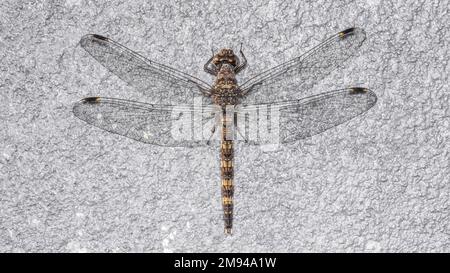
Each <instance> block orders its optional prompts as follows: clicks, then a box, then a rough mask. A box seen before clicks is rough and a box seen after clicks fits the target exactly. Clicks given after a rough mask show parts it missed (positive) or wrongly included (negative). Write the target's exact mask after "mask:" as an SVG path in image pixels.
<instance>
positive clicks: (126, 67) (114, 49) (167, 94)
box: [80, 34, 210, 104]
mask: <svg viewBox="0 0 450 273" xmlns="http://www.w3.org/2000/svg"><path fill="white" fill-rule="evenodd" d="M80 45H81V47H83V48H84V49H85V50H86V51H87V52H88V53H89V54H90V55H92V57H94V58H95V59H96V60H97V61H98V62H99V63H100V64H102V65H103V66H104V67H106V68H107V69H108V70H109V71H111V72H112V73H114V74H116V75H117V76H118V77H119V78H121V79H122V80H124V81H125V82H127V83H129V84H130V85H132V86H133V87H135V88H136V89H138V90H140V91H142V92H143V93H144V94H145V95H147V96H149V97H150V98H151V100H152V102H155V103H164V104H177V103H178V104H179V103H189V102H190V101H191V100H192V98H193V97H194V96H201V95H206V94H207V93H208V91H209V90H210V86H209V85H208V84H207V83H205V82H204V81H202V80H200V79H198V78H196V77H193V76H190V75H188V74H186V73H184V72H181V71H179V70H176V69H174V68H171V67H168V66H166V65H163V64H159V63H156V62H154V61H151V60H148V59H146V58H144V57H143V56H141V55H139V54H138V53H136V52H134V51H132V50H130V49H128V48H126V47H125V46H123V45H120V44H119V43H117V42H115V41H113V40H111V39H109V38H106V37H103V36H100V35H97V34H88V35H85V36H83V38H82V39H81V41H80ZM161 90H164V92H162V91H161Z"/></svg>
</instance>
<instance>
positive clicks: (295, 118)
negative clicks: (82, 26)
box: [73, 27, 377, 234]
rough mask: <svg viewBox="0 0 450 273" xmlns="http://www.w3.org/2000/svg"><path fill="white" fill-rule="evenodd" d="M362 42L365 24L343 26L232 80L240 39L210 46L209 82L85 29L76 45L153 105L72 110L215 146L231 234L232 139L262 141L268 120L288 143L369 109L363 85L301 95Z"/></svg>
mask: <svg viewBox="0 0 450 273" xmlns="http://www.w3.org/2000/svg"><path fill="white" fill-rule="evenodd" d="M365 39H366V34H365V31H364V30H363V29H361V28H358V27H352V28H348V29H346V30H343V31H340V32H338V33H337V34H335V35H332V36H330V37H328V38H327V39H325V40H324V41H322V42H321V43H319V44H318V45H316V46H314V47H313V48H312V49H310V50H308V51H306V52H305V53H304V54H301V55H299V56H298V57H296V58H293V59H291V60H288V61H285V62H281V64H279V65H277V66H274V67H272V68H270V69H267V70H264V71H262V72H261V73H257V74H256V75H255V76H253V77H250V78H249V79H247V80H246V81H244V82H243V83H242V84H238V82H237V77H236V75H238V74H239V73H240V72H242V71H243V70H244V69H246V67H247V59H246V57H245V55H244V52H243V50H242V44H241V48H240V49H239V56H238V54H235V53H234V51H233V50H232V49H231V48H223V49H220V50H219V51H217V52H214V50H213V52H212V53H213V54H212V56H211V57H210V58H209V59H208V61H207V62H206V63H205V64H204V66H203V70H204V71H205V72H206V73H208V74H209V75H211V76H213V77H214V78H215V79H214V81H213V82H212V83H207V82H205V81H203V80H201V79H199V78H197V77H194V76H192V75H190V74H188V73H186V72H183V71H181V70H179V69H175V68H173V67H171V66H168V65H165V64H162V63H159V62H155V61H153V60H149V59H147V58H145V57H144V56H142V55H140V54H138V53H137V52H135V51H132V50H130V49H128V48H127V47H125V46H123V45H121V44H119V43H117V42H115V41H113V40H112V39H110V38H107V37H105V36H101V35H98V34H88V35H85V36H83V37H82V39H81V41H80V45H81V47H82V48H83V49H85V50H86V51H87V52H88V53H89V54H90V55H91V56H92V57H93V58H94V59H95V60H97V61H98V62H99V63H100V64H101V65H103V66H104V67H105V68H106V69H107V70H109V71H110V72H112V73H113V74H115V75H116V76H118V77H119V78H120V79H122V80H123V81H125V82H126V83H128V84H129V85H131V86H133V87H134V88H135V89H136V90H138V91H140V92H141V93H142V94H143V95H144V96H146V97H147V98H150V99H151V100H152V103H146V102H138V101H132V100H126V99H121V98H108V97H86V98H84V99H82V100H80V101H79V102H76V103H75V104H74V106H73V113H74V115H75V116H76V117H78V118H80V119H81V120H83V121H85V122H87V123H88V124H91V125H94V126H96V127H98V128H101V129H103V130H106V131H109V132H111V133H115V134H118V135H122V136H125V137H128V138H131V139H134V140H137V141H140V142H143V143H149V144H153V145H160V146H169V147H198V146H205V145H209V146H214V147H217V146H218V149H219V150H220V173H221V199H222V200H221V201H222V202H221V203H222V208H223V220H224V233H225V234H231V233H232V228H233V208H234V202H233V195H234V167H235V166H234V157H235V155H234V147H235V142H242V143H247V144H249V145H265V144H267V143H268V141H267V137H264V133H260V131H262V130H260V129H261V127H262V126H263V124H266V125H267V124H269V125H268V126H266V127H267V128H266V129H267V130H265V131H266V132H267V131H270V132H271V133H273V132H276V134H275V133H274V134H271V136H275V137H272V138H269V140H273V139H276V143H278V144H283V143H289V142H293V141H297V140H301V139H305V138H308V137H311V136H313V135H316V134H319V133H322V132H324V131H326V130H328V129H330V128H333V127H335V126H337V125H339V124H342V123H344V122H347V121H349V120H350V119H352V118H355V117H357V116H359V115H360V114H362V113H364V112H366V111H368V110H369V109H370V108H371V107H373V106H374V105H375V104H376V101H377V96H376V94H375V93H374V92H373V91H371V90H369V89H368V88H365V87H359V86H358V87H350V88H341V89H337V90H332V91H328V92H323V93H319V94H316V95H311V96H305V97H300V98H299V96H301V95H302V93H305V92H306V91H308V90H310V88H312V87H313V86H314V85H315V84H316V83H317V82H318V81H320V80H322V79H323V78H324V77H326V76H327V75H328V74H329V73H331V72H332V71H334V70H336V69H338V68H343V65H344V63H345V61H347V60H348V59H349V58H351V57H353V56H355V55H356V54H357V53H358V51H359V49H360V47H361V46H362V44H363V43H364V41H365ZM190 69H191V68H189V67H185V69H184V70H187V71H189V70H190ZM199 105H201V106H200V107H199ZM192 124H193V125H192ZM272 142H274V141H272Z"/></svg>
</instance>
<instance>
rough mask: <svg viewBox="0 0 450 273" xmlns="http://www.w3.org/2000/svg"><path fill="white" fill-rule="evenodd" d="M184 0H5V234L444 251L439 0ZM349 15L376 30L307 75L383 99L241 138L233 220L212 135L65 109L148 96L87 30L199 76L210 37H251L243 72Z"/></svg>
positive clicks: (92, 247) (445, 47)
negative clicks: (263, 136) (89, 100)
mask: <svg viewBox="0 0 450 273" xmlns="http://www.w3.org/2000/svg"><path fill="white" fill-rule="evenodd" d="M190 2H191V1H145V2H144V1H123V0H121V1H95V2H94V1H84V0H71V1H14V0H6V1H2V2H1V3H0V60H1V61H0V90H1V92H0V118H1V119H0V126H1V128H2V129H1V131H0V251H2V252H11V251H14V252H46V251H51V252H84V251H93V252H130V251H138V252H141V251H144V252H172V251H177V252H181V251H186V252H194V251H207V252H217V251H231V252H242V251H248V252H262V251H268V252H272V251H277V252H287V251H292V252H317V251H325V252H337V251H343V252H371V251H376V252H378V251H383V252H385V251H386V252H397V251H400V252H415V251H426V252H444V251H450V239H449V238H450V226H449V220H450V219H449V215H450V214H449V210H450V200H449V198H450V190H449V180H450V167H449V136H450V128H449V123H450V111H449V83H448V74H449V65H448V60H449V40H450V37H449V25H450V22H449V18H450V17H449V4H448V1H445V0H438V1H392V0H388V1H376V0H372V1H368V2H366V1H344V2H342V1H320V0H319V1H311V2H310V3H305V2H306V1H302V2H301V3H300V2H294V1H283V2H282V4H279V3H278V1H268V2H266V3H264V4H263V3H262V1H228V0H227V1H200V2H195V3H190ZM279 2H281V1H279ZM351 26H359V27H362V28H364V29H365V30H366V32H367V34H368V37H367V40H366V42H365V45H364V46H363V48H362V49H361V54H360V56H359V57H357V58H354V59H352V60H351V61H349V62H348V63H347V65H346V68H345V69H343V70H339V71H335V72H333V73H332V74H331V75H329V76H328V77H327V78H325V79H324V80H323V81H321V82H320V83H319V84H318V85H316V86H315V87H314V90H315V91H318V92H322V91H327V90H332V89H336V88H341V87H347V86H354V85H357V86H365V87H369V88H371V89H372V90H374V91H375V92H376V94H377V95H378V102H377V105H376V106H375V107H374V108H372V109H371V110H370V111H369V112H367V113H366V114H364V115H362V116H360V117H357V118H355V119H353V120H352V121H350V122H348V123H345V124H343V125H341V126H338V127H336V128H333V129H331V130H329V131H326V132H325V133H323V134H321V135H317V136H314V137H312V138H310V139H307V140H304V141H298V142H295V143H291V144H289V145H286V146H283V147H282V148H281V149H279V150H277V151H273V152H268V151H263V150H261V149H260V148H258V147H252V146H245V145H239V146H238V147H237V151H236V160H235V163H236V165H237V170H236V181H235V182H236V194H235V201H236V217H235V226H234V230H233V231H234V234H233V236H231V237H230V236H224V234H223V223H222V219H221V217H222V216H221V215H222V212H221V203H220V179H219V161H218V153H219V151H218V149H215V148H210V147H204V148H195V149H189V148H164V147H158V146H152V145H147V144H143V143H139V142H136V141H133V140H131V139H127V138H125V137H121V136H118V135H114V134H110V133H108V132H105V131H102V130H100V129H97V128H95V127H92V126H89V125H87V124H86V123H84V122H82V121H81V120H79V119H77V118H76V117H74V115H73V114H72V112H71V108H72V105H73V103H74V102H76V101H78V100H79V99H81V98H83V97H86V96H95V95H100V96H108V97H119V98H127V99H135V100H139V101H151V99H150V98H146V97H143V96H142V95H141V94H140V93H138V92H136V91H135V90H134V89H133V88H132V87H130V86H128V85H127V84H125V83H124V82H122V81H121V80H120V79H118V78H117V77H116V76H114V75H113V74H111V73H110V72H108V71H106V69H104V68H103V67H102V66H101V65H99V64H98V63H97V62H96V61H95V60H94V59H93V58H91V57H90V56H88V54H87V53H86V52H85V51H84V50H83V49H82V48H81V47H80V46H79V45H78V44H77V43H78V41H79V40H80V38H81V37H82V36H83V35H84V34H87V33H98V34H103V35H105V36H108V37H111V38H113V39H114V40H116V41H119V42H120V43H122V44H125V45H127V46H128V47H130V48H132V49H134V50H137V51H138V52H140V53H142V54H143V55H145V56H147V57H149V58H151V59H153V60H155V61H159V62H162V63H167V64H171V65H172V66H174V67H176V68H179V69H181V70H184V71H186V72H190V73H191V74H193V75H194V76H198V77H200V78H201V79H204V80H205V81H208V82H211V81H212V80H213V79H212V78H211V77H210V76H208V75H207V74H206V73H204V72H203V71H202V66H203V63H204V62H205V61H206V60H207V59H208V58H209V57H210V54H211V48H212V47H214V48H220V47H224V46H231V47H234V48H238V46H239V44H240V42H243V44H244V50H245V52H246V54H247V58H248V60H249V62H250V66H249V68H248V69H247V71H246V73H244V74H243V75H242V76H241V77H240V78H239V79H240V81H241V82H242V81H243V80H245V79H246V78H248V77H249V76H251V75H253V74H255V73H257V72H258V71H261V70H262V69H265V68H268V67H270V66H273V65H275V64H277V63H279V62H281V61H286V60H289V59H290V58H293V57H296V56H297V55H299V54H301V53H302V52H305V51H306V50H307V49H308V48H311V47H312V46H314V45H315V44H317V43H319V42H320V41H321V40H323V39H324V38H326V37H328V36H329V35H332V34H334V33H336V32H338V31H340V30H343V29H346V28H348V27H351ZM305 92H306V93H308V92H309V90H306V91H305ZM301 96H302V92H299V97H301Z"/></svg>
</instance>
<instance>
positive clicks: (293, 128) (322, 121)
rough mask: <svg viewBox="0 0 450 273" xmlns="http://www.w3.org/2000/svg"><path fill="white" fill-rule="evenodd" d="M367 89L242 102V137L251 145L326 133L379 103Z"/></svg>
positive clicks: (239, 113)
mask: <svg viewBox="0 0 450 273" xmlns="http://www.w3.org/2000/svg"><path fill="white" fill-rule="evenodd" d="M376 101H377V96H376V95H375V93H374V92H372V91H370V90H368V89H365V88H356V87H355V88H347V89H341V90H335V91H330V92H326V93H322V94H320V95H315V96H311V97H308V98H304V99H300V100H292V101H285V102H277V103H272V104H259V105H242V106H241V107H240V108H238V110H237V111H236V112H237V117H238V118H237V119H238V122H237V125H236V126H237V127H238V128H237V131H238V132H240V135H241V136H243V137H240V136H239V135H237V137H238V139H239V138H240V140H244V141H245V142H247V143H250V144H256V145H258V144H269V143H286V142H291V141H296V140H300V139H304V138H308V137H311V136H313V135H316V134H319V133H322V132H324V131H326V130H328V129H330V128H333V127H335V126H337V125H339V124H342V123H344V122H346V121H348V120H350V119H352V118H354V117H356V116H358V115H360V114H362V113H364V112H366V111H367V110H369V109H370V108H371V107H373V106H374V105H375V103H376Z"/></svg>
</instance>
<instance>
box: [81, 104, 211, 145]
mask: <svg viewBox="0 0 450 273" xmlns="http://www.w3.org/2000/svg"><path fill="white" fill-rule="evenodd" d="M73 112H74V114H75V116H77V117H78V118H80V119H82V120H84V121H86V122H87V123H89V124H92V125H94V126H96V127H99V128H101V129H103V130H106V131H108V132H111V133H115V134H119V135H122V136H125V137H128V138H131V139H134V140H137V141H141V142H144V143H150V144H155V145H160V146H172V147H179V146H184V147H193V146H200V145H207V144H210V143H213V141H214V140H215V139H218V137H214V136H213V135H212V131H211V128H213V127H214V126H215V124H216V123H215V113H216V112H217V113H220V110H217V109H216V108H215V107H209V106H208V107H203V108H199V109H197V108H194V106H181V105H180V106H172V105H155V104H148V103H141V102H136V101H128V100H122V99H113V98H101V97H90V98H85V99H83V100H81V101H79V102H77V103H75V105H74V107H73ZM199 128H203V131H200V130H199ZM208 140H209V141H208Z"/></svg>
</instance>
